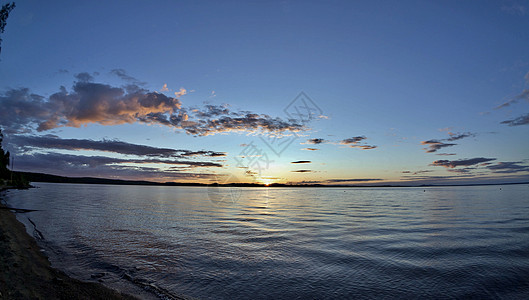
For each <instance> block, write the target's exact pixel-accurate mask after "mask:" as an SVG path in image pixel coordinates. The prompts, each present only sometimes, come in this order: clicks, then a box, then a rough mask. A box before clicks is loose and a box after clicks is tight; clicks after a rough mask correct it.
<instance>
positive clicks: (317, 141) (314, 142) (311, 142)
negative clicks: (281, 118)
mask: <svg viewBox="0 0 529 300" xmlns="http://www.w3.org/2000/svg"><path fill="white" fill-rule="evenodd" d="M325 142H326V140H324V139H320V138H315V139H308V140H307V141H306V142H305V143H303V144H312V145H318V144H322V143H325Z"/></svg>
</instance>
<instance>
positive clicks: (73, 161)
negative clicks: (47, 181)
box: [17, 153, 216, 181]
mask: <svg viewBox="0 0 529 300" xmlns="http://www.w3.org/2000/svg"><path fill="white" fill-rule="evenodd" d="M136 163H137V162H135V161H134V160H125V159H115V158H110V157H102V156H81V155H64V154H59V153H34V154H24V155H19V156H17V170H19V171H30V172H43V173H48V174H55V175H63V176H90V177H99V178H120V179H129V180H145V178H149V180H153V181H164V180H176V179H179V180H193V181H194V180H196V179H202V178H206V179H208V178H214V177H215V176H216V174H213V173H196V172H183V170H186V169H189V166H185V165H184V166H179V167H178V168H169V169H162V168H156V167H150V166H141V165H140V166H137V165H130V164H136ZM142 163H147V162H145V161H144V162H142ZM191 168H192V166H191Z"/></svg>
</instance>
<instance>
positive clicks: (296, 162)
mask: <svg viewBox="0 0 529 300" xmlns="http://www.w3.org/2000/svg"><path fill="white" fill-rule="evenodd" d="M310 163H312V161H310V160H298V161H293V162H291V164H310Z"/></svg>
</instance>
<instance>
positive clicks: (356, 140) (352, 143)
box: [339, 135, 377, 150]
mask: <svg viewBox="0 0 529 300" xmlns="http://www.w3.org/2000/svg"><path fill="white" fill-rule="evenodd" d="M366 139H367V137H365V136H363V135H362V136H355V137H352V138H347V139H343V140H341V141H340V142H339V143H340V144H341V145H348V146H349V147H351V148H359V149H362V150H371V149H375V148H377V146H373V145H366V144H360V143H361V142H362V141H364V140H366Z"/></svg>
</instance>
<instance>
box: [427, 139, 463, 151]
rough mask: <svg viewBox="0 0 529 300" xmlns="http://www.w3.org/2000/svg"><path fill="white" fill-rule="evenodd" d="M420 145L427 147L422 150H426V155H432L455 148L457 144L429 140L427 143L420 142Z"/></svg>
mask: <svg viewBox="0 0 529 300" xmlns="http://www.w3.org/2000/svg"><path fill="white" fill-rule="evenodd" d="M421 145H428V148H424V150H426V153H433V152H436V151H437V150H439V149H442V148H445V147H451V146H455V145H457V144H450V143H443V142H440V141H438V140H429V141H422V142H421Z"/></svg>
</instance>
